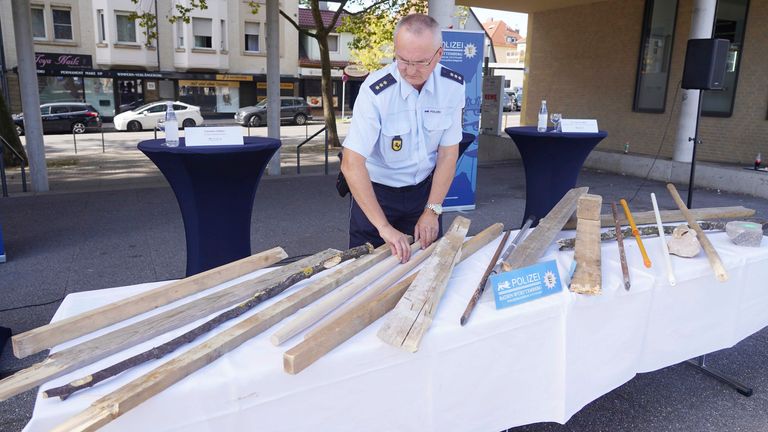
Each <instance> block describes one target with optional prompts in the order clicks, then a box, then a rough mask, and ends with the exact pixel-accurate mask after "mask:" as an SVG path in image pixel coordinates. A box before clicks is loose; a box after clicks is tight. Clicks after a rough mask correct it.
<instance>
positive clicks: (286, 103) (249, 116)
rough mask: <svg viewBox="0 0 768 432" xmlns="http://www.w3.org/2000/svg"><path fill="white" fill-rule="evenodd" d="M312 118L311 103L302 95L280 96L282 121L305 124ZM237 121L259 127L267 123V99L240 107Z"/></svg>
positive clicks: (244, 124)
mask: <svg viewBox="0 0 768 432" xmlns="http://www.w3.org/2000/svg"><path fill="white" fill-rule="evenodd" d="M308 120H312V114H311V113H310V111H309V105H307V102H306V101H305V100H304V99H303V98H300V97H288V96H282V97H280V122H281V123H286V122H292V123H294V124H297V125H303V124H305V123H306V122H307V121H308ZM235 121H236V122H237V123H239V124H240V125H242V126H250V127H257V126H263V125H266V124H267V100H266V99H263V100H262V101H261V102H259V103H257V104H256V105H253V106H247V107H242V108H240V109H239V110H238V111H237V113H236V114H235Z"/></svg>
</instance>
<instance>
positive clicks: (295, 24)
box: [280, 9, 317, 39]
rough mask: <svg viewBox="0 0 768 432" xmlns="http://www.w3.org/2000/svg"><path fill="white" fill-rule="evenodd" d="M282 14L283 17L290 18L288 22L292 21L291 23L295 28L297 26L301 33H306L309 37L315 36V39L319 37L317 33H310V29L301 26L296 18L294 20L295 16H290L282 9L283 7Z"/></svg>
mask: <svg viewBox="0 0 768 432" xmlns="http://www.w3.org/2000/svg"><path fill="white" fill-rule="evenodd" d="M280 15H282V16H283V18H285V19H286V20H288V22H289V23H291V25H292V26H293V27H294V28H295V29H296V30H297V31H298V32H299V33H301V34H303V35H305V36H309V37H311V38H315V39H317V35H316V34H314V33H310V32H309V31H308V30H306V29H303V28H301V27H299V23H297V22H296V21H294V20H293V18H291V17H290V16H289V15H288V14H287V13H285V12H283V10H282V9H280Z"/></svg>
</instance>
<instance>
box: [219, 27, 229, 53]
mask: <svg viewBox="0 0 768 432" xmlns="http://www.w3.org/2000/svg"><path fill="white" fill-rule="evenodd" d="M219 49H220V50H222V51H226V50H227V21H226V20H221V41H219Z"/></svg>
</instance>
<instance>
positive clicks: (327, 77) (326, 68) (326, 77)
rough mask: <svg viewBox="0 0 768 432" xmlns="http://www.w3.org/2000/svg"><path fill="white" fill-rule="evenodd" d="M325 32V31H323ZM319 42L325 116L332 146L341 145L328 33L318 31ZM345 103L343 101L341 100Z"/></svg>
mask: <svg viewBox="0 0 768 432" xmlns="http://www.w3.org/2000/svg"><path fill="white" fill-rule="evenodd" d="M323 33H325V32H323ZM317 44H318V46H319V47H320V65H321V67H322V81H321V85H322V89H323V91H322V93H323V117H325V127H326V128H327V129H326V130H327V133H328V143H329V144H330V146H331V147H341V143H340V141H339V133H338V132H337V131H336V110H335V108H334V106H333V81H332V80H331V56H330V53H329V52H328V35H327V34H321V33H320V32H318V38H317ZM340 102H341V103H343V101H340Z"/></svg>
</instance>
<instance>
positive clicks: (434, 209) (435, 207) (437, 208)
mask: <svg viewBox="0 0 768 432" xmlns="http://www.w3.org/2000/svg"><path fill="white" fill-rule="evenodd" d="M424 208H425V209H430V210H432V212H433V213H434V214H436V215H438V216H440V215H441V214H443V206H442V205H441V204H427V205H426V206H424Z"/></svg>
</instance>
